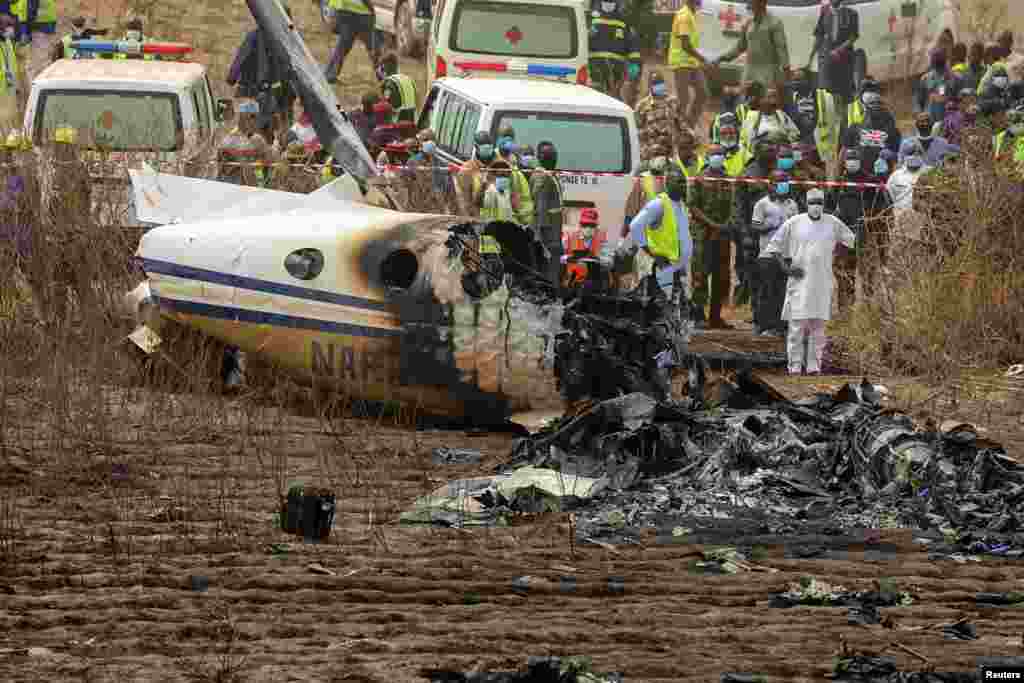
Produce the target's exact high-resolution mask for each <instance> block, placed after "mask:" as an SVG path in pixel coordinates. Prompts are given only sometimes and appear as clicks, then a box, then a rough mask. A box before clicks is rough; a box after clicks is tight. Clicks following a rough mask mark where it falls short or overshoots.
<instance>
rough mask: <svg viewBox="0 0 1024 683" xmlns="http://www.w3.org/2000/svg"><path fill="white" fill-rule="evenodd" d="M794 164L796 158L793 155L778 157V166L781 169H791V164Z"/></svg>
mask: <svg viewBox="0 0 1024 683" xmlns="http://www.w3.org/2000/svg"><path fill="white" fill-rule="evenodd" d="M795 165H796V160H795V159H794V158H793V157H779V168H780V169H781V170H783V171H792V170H793V166H795Z"/></svg>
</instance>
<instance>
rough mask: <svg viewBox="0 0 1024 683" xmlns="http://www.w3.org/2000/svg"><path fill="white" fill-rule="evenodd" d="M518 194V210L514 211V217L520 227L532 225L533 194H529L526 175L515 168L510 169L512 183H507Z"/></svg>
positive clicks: (528, 182) (528, 183)
mask: <svg viewBox="0 0 1024 683" xmlns="http://www.w3.org/2000/svg"><path fill="white" fill-rule="evenodd" d="M509 184H510V185H512V187H514V188H515V189H516V192H518V193H519V208H518V209H516V217H517V218H518V219H519V223H520V224H522V225H532V224H533V194H532V193H531V192H530V181H528V180H527V179H526V174H525V173H523V172H522V171H520V170H519V169H517V168H515V169H512V182H511V183H509Z"/></svg>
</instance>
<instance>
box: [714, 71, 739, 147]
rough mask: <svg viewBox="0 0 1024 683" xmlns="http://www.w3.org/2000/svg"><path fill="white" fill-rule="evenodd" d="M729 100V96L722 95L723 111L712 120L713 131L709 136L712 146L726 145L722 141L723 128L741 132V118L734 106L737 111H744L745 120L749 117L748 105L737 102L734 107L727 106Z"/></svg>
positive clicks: (737, 137) (737, 141)
mask: <svg viewBox="0 0 1024 683" xmlns="http://www.w3.org/2000/svg"><path fill="white" fill-rule="evenodd" d="M725 87H727V88H728V87H729V86H725ZM727 99H728V96H727V95H722V107H723V110H722V111H721V112H720V113H718V114H716V115H715V118H714V119H712V121H711V130H710V132H709V134H708V139H709V140H710V141H711V142H712V144H715V145H724V144H725V141H724V140H723V139H722V129H723V128H732V129H734V130H735V131H739V129H740V118H739V115H738V114H737V113H736V111H734V110H733V106H735V109H736V110H737V111H738V110H741V109H742V111H743V118H746V116H747V105H746V104H745V103H743V102H736V103H734V105H727V104H726V101H727ZM727 107H728V108H727ZM736 144H737V145H738V144H739V135H738V134H737V136H736Z"/></svg>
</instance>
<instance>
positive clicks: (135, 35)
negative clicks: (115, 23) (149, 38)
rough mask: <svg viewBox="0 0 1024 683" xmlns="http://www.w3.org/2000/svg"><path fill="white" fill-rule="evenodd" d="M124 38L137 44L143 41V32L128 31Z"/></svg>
mask: <svg viewBox="0 0 1024 683" xmlns="http://www.w3.org/2000/svg"><path fill="white" fill-rule="evenodd" d="M124 37H125V38H127V39H128V40H133V41H135V42H136V43H137V42H139V41H140V40H142V31H126V32H125V34H124Z"/></svg>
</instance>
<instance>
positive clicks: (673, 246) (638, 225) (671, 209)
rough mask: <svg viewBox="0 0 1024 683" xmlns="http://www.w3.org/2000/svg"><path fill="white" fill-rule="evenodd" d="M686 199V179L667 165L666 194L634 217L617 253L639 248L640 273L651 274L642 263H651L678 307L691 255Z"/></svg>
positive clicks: (663, 287)
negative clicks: (627, 234)
mask: <svg viewBox="0 0 1024 683" xmlns="http://www.w3.org/2000/svg"><path fill="white" fill-rule="evenodd" d="M685 198H686V176H685V175H683V173H682V172H681V171H679V169H678V168H675V167H674V166H669V170H668V175H667V176H666V178H665V192H663V193H661V194H659V195H658V196H657V197H656V198H655V199H653V200H651V201H650V202H648V203H647V205H646V206H644V208H643V209H642V210H641V211H640V213H639V214H637V215H636V217H635V218H633V221H632V222H631V223H630V225H629V236H628V237H626V238H625V239H624V240H622V241H621V242H620V243H619V247H618V249H617V250H616V251H617V252H619V253H620V254H623V253H629V252H631V251H632V250H633V248H634V247H636V248H639V250H640V252H641V253H642V254H643V258H641V256H640V253H638V254H637V261H638V262H639V263H638V265H637V269H638V271H639V273H640V274H641V275H646V274H647V273H648V272H650V270H649V268H647V267H646V266H645V263H646V262H650V261H653V265H654V268H655V275H656V278H657V281H658V286H659V287H661V290H662V292H664V293H665V295H666V297H668V298H669V300H670V301H674V302H676V303H677V304H682V302H683V301H684V300H685V298H686V297H685V291H684V290H685V284H686V283H688V282H689V269H690V258H691V256H692V254H693V240H692V239H691V237H690V221H689V216H688V214H687V211H686V205H685V204H684V200H685ZM686 319H687V320H688V319H689V316H686Z"/></svg>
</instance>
